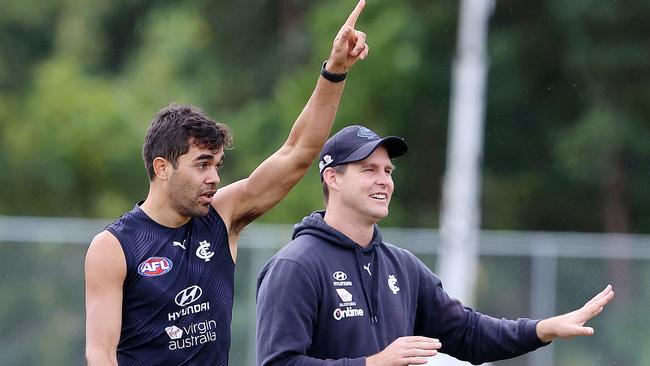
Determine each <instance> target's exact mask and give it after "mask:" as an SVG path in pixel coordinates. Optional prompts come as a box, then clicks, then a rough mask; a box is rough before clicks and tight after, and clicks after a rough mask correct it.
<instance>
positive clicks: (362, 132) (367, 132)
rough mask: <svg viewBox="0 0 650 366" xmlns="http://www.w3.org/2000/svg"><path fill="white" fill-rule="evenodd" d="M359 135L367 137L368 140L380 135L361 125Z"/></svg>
mask: <svg viewBox="0 0 650 366" xmlns="http://www.w3.org/2000/svg"><path fill="white" fill-rule="evenodd" d="M357 136H359V137H363V138H366V139H368V140H374V139H378V138H379V136H377V134H376V133H374V132H372V131H370V130H369V129H367V128H365V127H361V126H359V130H358V131H357Z"/></svg>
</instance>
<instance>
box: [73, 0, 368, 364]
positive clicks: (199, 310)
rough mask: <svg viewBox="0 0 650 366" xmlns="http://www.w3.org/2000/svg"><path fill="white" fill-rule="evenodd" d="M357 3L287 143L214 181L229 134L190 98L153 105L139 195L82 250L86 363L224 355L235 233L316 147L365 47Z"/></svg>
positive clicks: (213, 359) (278, 193)
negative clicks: (246, 170)
mask: <svg viewBox="0 0 650 366" xmlns="http://www.w3.org/2000/svg"><path fill="white" fill-rule="evenodd" d="M363 7H364V0H360V1H359V3H358V4H357V6H356V8H355V9H354V10H353V11H352V13H351V14H350V16H349V17H348V19H347V21H346V22H345V24H343V26H342V28H341V29H340V31H339V32H338V34H337V35H336V38H335V39H334V42H333V47H332V50H331V53H330V55H329V58H328V59H327V61H326V63H324V64H323V66H322V69H321V76H320V77H319V79H318V81H317V84H316V88H315V90H314V92H313V94H312V95H311V97H310V99H309V101H308V102H307V104H306V106H305V107H304V109H303V110H302V112H301V113H300V115H299V116H298V119H297V120H296V122H295V123H294V125H293V127H292V129H291V132H290V133H289V136H288V138H287V140H286V142H285V143H284V145H282V147H280V149H279V150H278V151H277V152H275V153H274V154H273V155H271V156H270V157H269V158H267V159H266V160H265V161H264V162H263V163H262V164H260V166H258V167H257V168H256V169H255V170H254V171H253V172H252V174H251V175H250V176H249V177H248V178H245V179H242V180H240V181H237V182H235V183H232V184H230V185H228V186H225V187H223V188H219V189H217V188H218V185H219V182H220V178H219V167H220V166H221V164H222V163H223V160H224V150H225V149H226V148H227V147H228V146H229V144H230V143H231V135H230V131H229V129H228V128H227V127H226V126H225V125H223V124H221V123H217V122H215V121H213V120H212V119H210V118H209V117H207V116H206V115H205V114H204V113H202V112H201V111H200V110H198V109H197V108H194V107H192V106H186V105H170V106H167V107H165V108H163V109H162V110H161V111H160V112H158V114H157V115H156V117H155V118H154V119H153V121H152V122H151V124H150V126H149V128H148V130H147V134H146V137H145V141H144V145H143V149H142V150H143V151H142V155H143V159H144V163H145V166H146V169H147V173H148V175H149V180H150V181H149V193H148V195H147V197H146V199H145V200H144V201H142V202H139V203H138V204H136V205H135V207H134V208H133V209H132V210H131V211H129V212H127V213H125V214H124V215H122V216H121V217H120V218H119V219H118V220H117V221H115V222H114V223H112V224H111V225H109V226H107V227H106V229H105V230H104V231H102V232H101V233H99V234H98V235H97V236H95V238H94V239H93V240H92V242H91V244H90V247H89V249H88V253H87V255H86V263H85V275H86V358H87V360H88V364H89V365H117V364H119V365H181V364H183V365H190V364H191V365H222V366H225V365H227V364H228V351H229V348H230V322H231V318H232V305H233V291H234V284H233V276H234V269H235V260H236V257H237V240H238V238H239V235H240V233H241V232H242V229H244V227H246V225H248V224H250V223H251V222H252V221H253V220H255V219H256V218H258V217H260V216H261V215H262V214H264V213H265V212H267V211H268V210H269V209H271V208H272V207H273V206H274V205H276V204H277V203H278V202H279V201H280V200H281V199H282V198H284V197H285V196H286V194H287V193H288V192H289V190H290V189H291V188H292V187H293V186H294V185H295V184H296V183H297V182H298V181H299V180H300V178H301V177H302V176H303V175H304V174H305V172H306V171H307V168H308V167H309V166H310V164H311V163H312V161H313V160H314V158H315V157H316V156H317V155H318V152H319V150H320V149H321V147H322V145H323V142H324V141H325V139H326V138H327V136H328V134H329V131H330V129H331V126H332V123H333V121H334V117H335V115H336V110H337V107H338V104H339V101H340V98H341V95H342V93H343V88H344V84H345V83H344V79H345V75H346V73H347V72H348V70H349V69H350V68H351V67H352V66H353V65H354V64H355V62H357V61H358V60H359V59H364V58H365V57H366V56H367V55H368V51H369V48H368V45H367V44H366V36H365V34H364V33H363V32H360V31H358V30H356V29H355V22H356V20H357V18H358V17H359V15H360V13H361V11H362V9H363Z"/></svg>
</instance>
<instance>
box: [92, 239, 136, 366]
mask: <svg viewBox="0 0 650 366" xmlns="http://www.w3.org/2000/svg"><path fill="white" fill-rule="evenodd" d="M85 272H86V360H87V362H88V365H117V353H116V352H117V343H118V341H119V339H120V329H121V326H122V284H123V283H124V278H125V277H126V260H125V258H124V252H123V251H122V248H121V247H120V244H119V242H118V241H117V238H115V236H113V234H111V233H109V232H108V231H102V232H101V233H99V234H98V235H97V236H96V237H95V238H94V239H93V241H92V242H91V243H90V247H89V248H88V253H87V254H86V264H85Z"/></svg>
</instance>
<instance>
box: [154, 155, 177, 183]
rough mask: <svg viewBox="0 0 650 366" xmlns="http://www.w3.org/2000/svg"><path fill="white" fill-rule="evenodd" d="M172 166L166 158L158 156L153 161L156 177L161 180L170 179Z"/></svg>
mask: <svg viewBox="0 0 650 366" xmlns="http://www.w3.org/2000/svg"><path fill="white" fill-rule="evenodd" d="M172 168H173V167H172V164H171V162H170V161H168V160H167V159H165V158H161V157H160V156H158V157H157V158H155V159H153V172H154V173H155V174H156V177H158V179H160V180H163V181H164V180H168V179H169V171H170V170H171V169H172Z"/></svg>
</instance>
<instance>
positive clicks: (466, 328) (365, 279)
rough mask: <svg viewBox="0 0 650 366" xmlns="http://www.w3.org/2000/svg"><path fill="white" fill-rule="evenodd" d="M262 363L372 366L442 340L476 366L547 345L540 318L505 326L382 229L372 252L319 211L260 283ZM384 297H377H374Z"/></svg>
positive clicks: (259, 346) (266, 270)
mask: <svg viewBox="0 0 650 366" xmlns="http://www.w3.org/2000/svg"><path fill="white" fill-rule="evenodd" d="M257 287H258V299H257V302H258V303H257V353H258V354H257V357H258V364H259V365H264V366H266V365H365V357H366V356H371V355H373V354H376V353H378V352H380V351H381V350H383V349H384V348H385V347H386V346H388V345H389V344H390V343H392V342H393V341H394V340H395V339H397V338H399V337H401V336H410V335H422V336H428V337H432V338H437V339H439V340H440V341H441V343H442V345H443V348H442V350H441V352H444V353H447V354H450V355H451V356H454V357H456V358H458V359H461V360H466V361H470V362H472V363H475V364H480V363H483V362H489V361H494V360H499V359H506V358H511V357H515V356H518V355H521V354H523V353H526V352H528V351H532V350H534V349H537V348H538V347H541V346H543V345H544V343H542V342H541V341H540V340H539V339H538V338H537V335H536V331H535V327H536V324H537V321H535V320H530V319H518V320H507V319H495V318H492V317H489V316H486V315H483V314H480V313H478V312H476V311H474V310H472V309H470V308H468V307H464V306H463V305H462V304H461V303H460V302H458V301H457V300H455V299H452V298H450V297H449V296H448V295H447V293H445V291H444V290H443V288H442V284H441V282H440V279H439V278H438V277H437V276H436V275H434V274H433V273H432V272H431V271H430V270H429V269H428V268H427V267H426V266H425V265H424V263H422V262H421V261H420V260H419V259H418V258H416V257H415V256H414V255H413V254H411V253H410V252H408V251H407V250H404V249H401V248H398V247H396V246H394V245H391V244H388V243H385V242H383V241H382V239H381V234H380V232H379V230H378V228H377V227H375V234H374V238H373V240H372V241H371V243H370V245H369V246H368V247H366V248H362V247H361V246H359V245H357V244H356V243H354V242H353V241H352V240H351V239H349V238H348V237H346V236H345V235H343V234H342V233H340V232H338V231H337V230H335V229H333V228H331V227H330V226H328V225H327V224H326V223H325V222H324V221H323V213H322V212H316V213H314V214H312V215H311V216H310V217H306V218H305V219H303V221H302V223H300V224H298V225H296V227H295V231H294V238H293V241H292V242H290V243H289V244H288V245H287V246H285V247H284V248H283V249H282V250H280V251H279V252H278V253H277V254H276V255H275V256H274V257H273V258H272V259H271V260H270V261H269V262H268V263H267V264H266V265H265V266H264V268H263V269H262V272H261V273H260V275H259V277H258V283H257ZM373 299H374V300H373Z"/></svg>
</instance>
